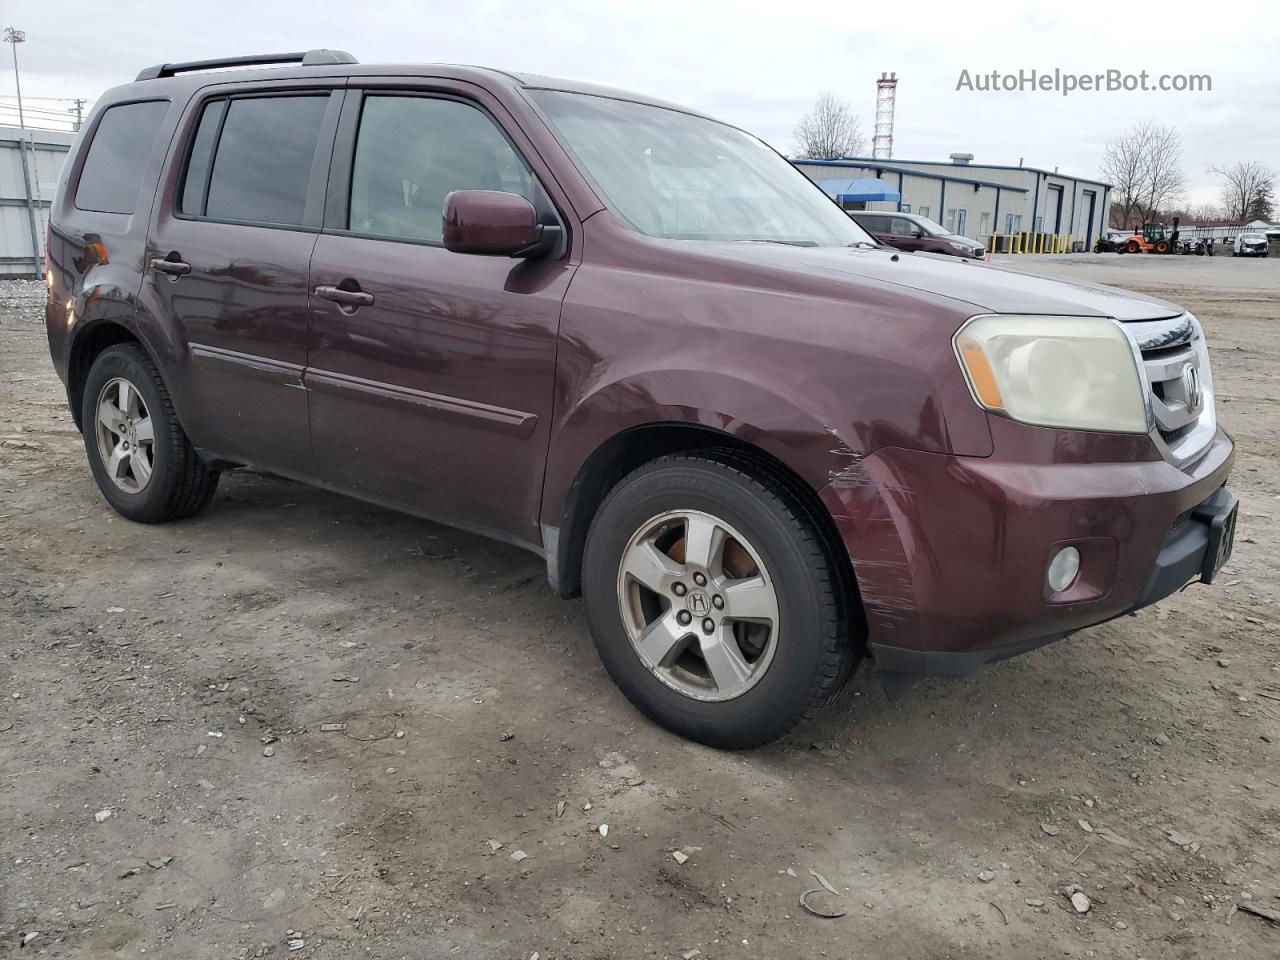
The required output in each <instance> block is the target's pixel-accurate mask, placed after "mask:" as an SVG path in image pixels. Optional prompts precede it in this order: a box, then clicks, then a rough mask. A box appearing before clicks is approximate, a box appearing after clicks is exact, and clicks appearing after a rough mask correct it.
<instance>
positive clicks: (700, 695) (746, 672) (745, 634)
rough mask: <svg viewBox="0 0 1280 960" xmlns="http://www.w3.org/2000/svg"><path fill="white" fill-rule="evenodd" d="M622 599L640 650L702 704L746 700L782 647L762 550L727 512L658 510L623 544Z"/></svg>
mask: <svg viewBox="0 0 1280 960" xmlns="http://www.w3.org/2000/svg"><path fill="white" fill-rule="evenodd" d="M618 604H619V608H620V612H621V614H622V622H623V625H624V627H625V628H626V632H627V636H628V637H629V638H630V640H631V643H632V645H633V647H634V648H635V652H636V654H637V655H638V656H639V657H640V660H641V661H642V662H643V663H644V665H645V666H646V667H647V668H648V669H649V670H650V671H651V672H652V673H653V674H654V675H655V676H656V677H657V678H658V679H659V680H661V681H662V682H663V683H665V684H667V685H668V686H669V687H672V688H673V689H675V690H677V691H678V692H680V693H682V694H684V695H685V696H687V697H690V698H692V699H695V700H705V701H721V700H731V699H733V698H735V697H740V696H742V695H743V694H744V693H746V692H747V691H748V690H750V689H751V688H752V687H754V686H755V685H756V684H757V683H759V682H760V680H761V679H762V678H763V677H764V675H765V673H766V672H767V671H768V669H769V665H770V664H771V663H772V661H773V657H774V653H775V651H776V649H777V645H778V627H779V619H780V618H779V612H778V595H777V591H776V589H775V587H774V583H773V581H772V579H771V578H770V576H769V573H768V571H767V570H766V568H765V565H764V563H763V562H762V560H761V558H760V554H759V553H758V552H757V551H756V549H755V547H754V546H752V544H751V543H750V542H749V541H748V540H747V539H746V538H745V537H744V536H743V535H742V534H741V533H739V532H738V531H737V530H735V529H734V528H733V527H732V526H730V525H729V524H728V523H726V522H725V521H724V520H721V519H719V518H718V517H715V516H712V515H711V514H709V513H704V512H702V511H697V510H682V511H673V512H668V513H663V514H659V515H658V516H656V517H652V518H651V519H650V520H648V521H647V522H645V523H644V524H642V525H641V526H640V528H639V529H638V530H637V531H636V533H635V534H634V535H633V536H632V538H631V540H630V541H629V542H628V544H627V546H626V549H625V550H623V553H622V560H621V563H620V564H619V570H618Z"/></svg>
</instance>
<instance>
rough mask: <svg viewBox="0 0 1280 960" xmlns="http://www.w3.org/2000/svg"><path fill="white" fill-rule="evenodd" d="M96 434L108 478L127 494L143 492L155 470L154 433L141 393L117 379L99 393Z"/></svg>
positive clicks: (127, 383)
mask: <svg viewBox="0 0 1280 960" xmlns="http://www.w3.org/2000/svg"><path fill="white" fill-rule="evenodd" d="M96 409H97V412H98V419H97V423H96V424H95V432H96V434H97V439H98V454H99V456H100V457H101V458H102V463H103V465H104V466H105V467H106V469H107V475H108V476H109V477H110V478H111V482H112V483H114V484H115V485H116V486H117V487H119V488H120V489H121V490H123V491H125V492H126V493H141V492H142V491H143V490H145V489H146V487H147V484H148V483H150V482H151V475H152V472H153V471H154V468H155V430H154V428H153V427H152V424H151V415H150V414H149V413H148V411H147V405H146V404H145V403H144V402H143V399H142V394H140V393H139V392H138V388H137V387H135V386H134V385H133V384H132V383H130V382H129V381H128V380H126V379H124V378H123V377H115V378H113V379H111V380H108V381H107V382H106V383H105V384H103V387H102V390H101V391H99V393H98V403H97V406H96Z"/></svg>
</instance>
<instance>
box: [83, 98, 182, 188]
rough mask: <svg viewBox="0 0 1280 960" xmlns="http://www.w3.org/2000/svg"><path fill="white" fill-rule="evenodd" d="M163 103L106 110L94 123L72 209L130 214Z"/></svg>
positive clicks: (157, 101) (157, 131) (151, 146)
mask: <svg viewBox="0 0 1280 960" xmlns="http://www.w3.org/2000/svg"><path fill="white" fill-rule="evenodd" d="M168 109H169V101H167V100H147V101H145V102H142V103H122V104H120V106H118V107H108V108H107V111H106V112H105V113H103V115H102V119H101V120H99V121H98V127H97V129H96V130H95V131H94V134H93V141H92V142H91V143H90V144H89V152H88V153H87V154H86V155H85V160H84V167H83V168H82V169H81V171H80V183H79V184H78V185H77V186H76V200H75V204H76V207H77V208H78V209H80V210H91V211H94V212H97V213H133V211H134V207H135V206H136V205H137V203H138V190H139V188H140V187H141V186H142V175H143V173H144V172H145V171H146V167H147V160H148V159H149V158H150V157H151V151H152V150H153V149H154V148H155V143H156V134H157V133H159V132H160V124H161V122H162V121H163V120H164V115H165V112H166V111H167V110H168Z"/></svg>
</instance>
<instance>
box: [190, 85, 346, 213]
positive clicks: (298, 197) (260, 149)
mask: <svg viewBox="0 0 1280 960" xmlns="http://www.w3.org/2000/svg"><path fill="white" fill-rule="evenodd" d="M328 104H329V98H328V96H327V95H326V96H319V97H316V96H304V97H249V98H247V99H244V100H232V101H231V104H230V106H229V107H228V108H227V118H226V120H225V121H224V122H223V124H222V136H221V137H220V138H219V139H218V148H217V152H216V154H215V155H214V160H213V176H212V177H211V178H210V179H209V199H208V203H207V205H206V208H205V212H206V214H207V215H208V216H210V217H216V218H217V219H219V220H252V221H256V222H258V223H287V224H300V223H302V220H303V212H304V211H305V209H306V206H307V186H308V184H309V183H310V181H311V161H312V159H313V157H314V155H315V150H316V140H317V138H318V135H319V132H320V121H321V119H322V118H323V117H324V111H325V108H326V107H327V106H328Z"/></svg>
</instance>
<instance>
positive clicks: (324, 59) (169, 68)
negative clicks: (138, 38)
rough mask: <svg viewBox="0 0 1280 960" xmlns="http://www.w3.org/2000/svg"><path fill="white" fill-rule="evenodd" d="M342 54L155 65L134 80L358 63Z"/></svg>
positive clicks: (275, 55)
mask: <svg viewBox="0 0 1280 960" xmlns="http://www.w3.org/2000/svg"><path fill="white" fill-rule="evenodd" d="M359 62H360V61H359V60H357V59H356V58H355V57H353V56H352V55H351V54H349V53H347V52H346V51H345V50H307V51H305V52H301V51H300V52H298V53H264V54H260V55H258V56H249V57H225V58H222V59H219V60H188V61H187V62H186V63H157V64H156V65H155V66H154V67H147V68H146V69H145V70H143V71H142V72H141V73H139V74H138V76H137V78H136V79H137V80H156V79H158V78H160V77H172V76H176V75H177V74H179V73H190V72H191V71H193V70H218V69H220V68H222V67H253V66H262V65H265V64H272V63H300V64H302V66H304V67H317V66H324V65H326V64H335V63H359Z"/></svg>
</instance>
